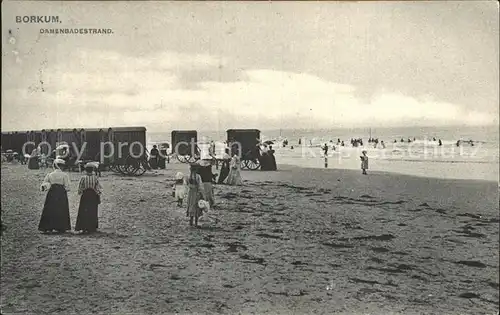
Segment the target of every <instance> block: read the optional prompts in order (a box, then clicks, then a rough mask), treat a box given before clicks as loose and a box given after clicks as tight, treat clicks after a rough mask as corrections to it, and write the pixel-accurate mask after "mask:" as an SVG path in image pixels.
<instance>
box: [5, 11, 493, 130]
mask: <svg viewBox="0 0 500 315" xmlns="http://www.w3.org/2000/svg"><path fill="white" fill-rule="evenodd" d="M31 15H36V16H58V17H59V20H60V22H61V23H56V24H39V23H38V24H36V23H35V24H33V23H27V24H25V23H16V16H31ZM50 28H72V29H74V28H78V29H80V28H105V29H112V30H113V33H112V34H91V35H90V34H87V35H80V34H41V33H40V29H50ZM498 28H499V11H498V4H497V3H496V2H495V1H463V2H452V1H442V2H428V1H425V2H365V3H363V2H294V3H291V2H286V3H285V2H152V1H148V2H119V1H116V2H75V1H72V2H62V1H61V2H59V1H58V2H36V3H34V2H29V1H21V2H11V1H3V2H2V125H1V128H2V130H36V129H43V128H74V127H83V128H95V127H108V126H145V127H146V128H148V130H150V131H156V132H158V131H166V132H170V131H171V130H173V129H197V130H226V129H229V128H258V129H280V128H283V129H293V128H359V127H377V126H379V127H400V126H446V125H472V126H475V125H480V126H484V125H498V122H499V119H498V115H499V29H498ZM9 30H10V31H11V33H10V34H9Z"/></svg>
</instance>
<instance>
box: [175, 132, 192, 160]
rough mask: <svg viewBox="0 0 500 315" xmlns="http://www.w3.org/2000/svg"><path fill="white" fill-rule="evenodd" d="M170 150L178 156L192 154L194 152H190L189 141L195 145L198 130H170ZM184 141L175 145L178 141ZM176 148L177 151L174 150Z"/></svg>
mask: <svg viewBox="0 0 500 315" xmlns="http://www.w3.org/2000/svg"><path fill="white" fill-rule="evenodd" d="M171 136H172V141H171V143H172V152H174V153H177V155H178V156H194V155H195V153H196V152H191V151H192V150H191V149H192V148H191V141H194V143H195V147H196V144H197V142H198V132H197V131H196V130H174V131H172V135H171ZM181 142H183V143H186V144H187V145H186V144H181V145H179V146H177V145H178V144H179V143H181ZM175 150H177V152H175Z"/></svg>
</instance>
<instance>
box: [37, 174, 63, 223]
mask: <svg viewBox="0 0 500 315" xmlns="http://www.w3.org/2000/svg"><path fill="white" fill-rule="evenodd" d="M38 230H39V231H42V232H48V231H52V230H57V231H59V232H65V231H69V230H71V222H70V219H69V203H68V194H67V192H66V189H64V186H62V185H57V184H54V185H51V186H50V189H49V191H48V192H47V197H46V198H45V204H44V206H43V211H42V218H41V219H40V224H38Z"/></svg>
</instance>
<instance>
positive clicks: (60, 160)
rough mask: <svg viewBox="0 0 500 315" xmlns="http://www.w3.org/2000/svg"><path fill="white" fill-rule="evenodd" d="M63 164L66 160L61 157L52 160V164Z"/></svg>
mask: <svg viewBox="0 0 500 315" xmlns="http://www.w3.org/2000/svg"><path fill="white" fill-rule="evenodd" d="M64 164H66V161H64V160H63V159H55V160H54V165H64Z"/></svg>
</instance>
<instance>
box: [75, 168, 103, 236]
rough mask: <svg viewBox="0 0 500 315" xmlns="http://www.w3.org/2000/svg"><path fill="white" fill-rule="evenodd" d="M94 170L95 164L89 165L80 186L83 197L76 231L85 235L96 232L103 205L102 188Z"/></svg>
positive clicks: (79, 193) (79, 190)
mask: <svg viewBox="0 0 500 315" xmlns="http://www.w3.org/2000/svg"><path fill="white" fill-rule="evenodd" d="M94 170H95V166H94V164H91V163H87V164H86V165H85V172H86V174H85V175H84V176H83V177H82V178H81V179H80V183H79V184H78V195H80V196H81V197H80V206H79V207H78V217H77V218H76V225H75V231H83V233H92V232H95V231H97V228H98V227H99V221H98V207H99V204H100V203H101V194H102V186H101V184H100V183H99V179H98V177H97V176H96V175H95V174H94Z"/></svg>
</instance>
